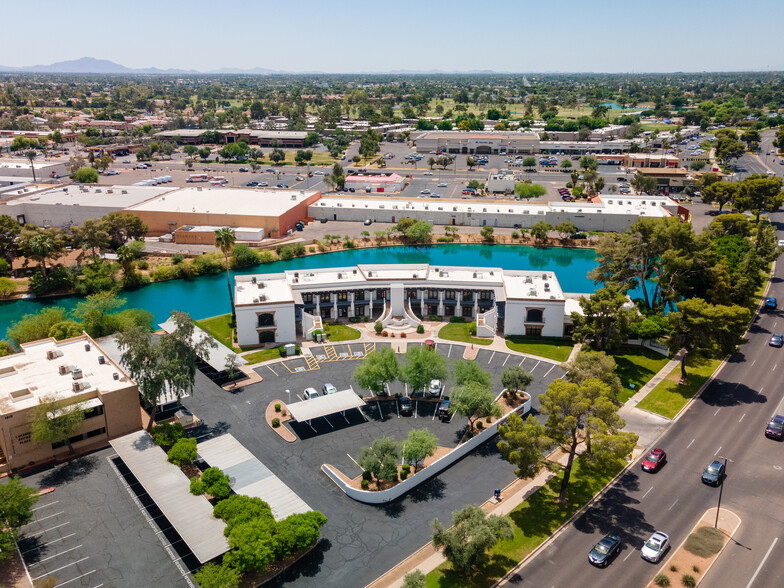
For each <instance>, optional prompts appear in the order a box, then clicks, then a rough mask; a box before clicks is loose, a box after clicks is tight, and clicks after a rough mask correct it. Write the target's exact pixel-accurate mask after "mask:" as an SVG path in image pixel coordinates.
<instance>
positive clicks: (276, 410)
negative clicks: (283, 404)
mask: <svg viewBox="0 0 784 588" xmlns="http://www.w3.org/2000/svg"><path fill="white" fill-rule="evenodd" d="M275 412H280V402H276V403H275Z"/></svg>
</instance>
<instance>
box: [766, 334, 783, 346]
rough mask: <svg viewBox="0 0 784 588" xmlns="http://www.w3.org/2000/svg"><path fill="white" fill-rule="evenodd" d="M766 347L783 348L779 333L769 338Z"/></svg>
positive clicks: (781, 337)
mask: <svg viewBox="0 0 784 588" xmlns="http://www.w3.org/2000/svg"><path fill="white" fill-rule="evenodd" d="M768 345H770V346H771V347H782V346H784V336H782V335H781V334H780V333H776V334H774V335H771V336H770V341H768Z"/></svg>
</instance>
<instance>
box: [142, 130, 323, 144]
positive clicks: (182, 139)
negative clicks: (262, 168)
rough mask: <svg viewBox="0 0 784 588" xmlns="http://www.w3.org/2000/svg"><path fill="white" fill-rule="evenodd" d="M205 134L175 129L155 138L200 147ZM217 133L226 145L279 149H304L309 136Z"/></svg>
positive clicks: (250, 131) (283, 133)
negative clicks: (238, 143)
mask: <svg viewBox="0 0 784 588" xmlns="http://www.w3.org/2000/svg"><path fill="white" fill-rule="evenodd" d="M204 132H205V129H175V130H171V131H161V132H160V133H155V136H156V137H159V138H161V139H174V140H175V141H177V142H178V143H184V144H189V145H199V144H201V142H202V140H201V136H202V135H203V134H204ZM216 132H218V133H219V134H220V137H221V140H222V141H223V142H224V143H236V142H238V141H245V142H246V143H247V144H248V145H259V146H260V147H272V146H273V145H274V144H277V145H278V146H279V147H290V148H302V147H304V146H305V139H306V137H307V136H308V133H307V131H276V130H272V131H270V130H256V129H239V130H236V131H235V130H220V129H218V130H217V131H216Z"/></svg>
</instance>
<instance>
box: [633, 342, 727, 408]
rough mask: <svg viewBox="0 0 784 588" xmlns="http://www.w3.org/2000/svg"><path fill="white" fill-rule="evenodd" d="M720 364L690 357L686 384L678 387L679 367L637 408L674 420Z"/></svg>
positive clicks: (694, 356) (718, 361)
mask: <svg viewBox="0 0 784 588" xmlns="http://www.w3.org/2000/svg"><path fill="white" fill-rule="evenodd" d="M720 363H721V361H720V360H718V359H707V358H705V357H700V356H697V355H692V356H690V357H689V358H688V359H687V360H686V373H687V375H688V378H687V379H686V384H684V385H683V386H679V385H678V381H679V380H680V379H681V366H680V365H679V366H677V367H676V368H675V369H674V370H672V372H670V375H668V376H667V377H666V378H665V379H664V380H662V382H661V383H660V384H659V385H658V386H656V387H655V388H654V389H653V390H651V391H650V392H649V393H648V395H647V396H646V397H645V398H644V399H643V400H642V402H640V403H639V404H638V405H637V408H642V409H645V410H649V411H651V412H655V413H656V414H660V415H662V416H664V417H667V418H668V419H671V418H673V417H674V416H675V415H676V414H678V412H679V411H680V410H681V409H682V408H683V407H684V406H686V403H687V402H688V401H689V400H690V399H691V398H692V397H693V396H694V395H695V394H696V393H697V391H698V390H699V389H700V388H701V387H702V385H703V384H704V383H705V381H706V380H707V379H708V378H710V376H711V374H712V373H713V372H715V371H716V368H717V367H719V364H720Z"/></svg>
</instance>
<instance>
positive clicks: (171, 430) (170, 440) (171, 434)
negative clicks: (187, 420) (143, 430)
mask: <svg viewBox="0 0 784 588" xmlns="http://www.w3.org/2000/svg"><path fill="white" fill-rule="evenodd" d="M151 433H152V440H153V441H154V442H155V444H156V445H174V443H175V442H176V441H177V440H178V439H182V438H183V437H185V429H184V428H183V426H182V425H181V424H180V423H161V424H160V425H155V426H154V427H153V428H152V431H151Z"/></svg>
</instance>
